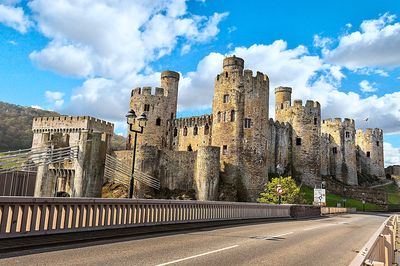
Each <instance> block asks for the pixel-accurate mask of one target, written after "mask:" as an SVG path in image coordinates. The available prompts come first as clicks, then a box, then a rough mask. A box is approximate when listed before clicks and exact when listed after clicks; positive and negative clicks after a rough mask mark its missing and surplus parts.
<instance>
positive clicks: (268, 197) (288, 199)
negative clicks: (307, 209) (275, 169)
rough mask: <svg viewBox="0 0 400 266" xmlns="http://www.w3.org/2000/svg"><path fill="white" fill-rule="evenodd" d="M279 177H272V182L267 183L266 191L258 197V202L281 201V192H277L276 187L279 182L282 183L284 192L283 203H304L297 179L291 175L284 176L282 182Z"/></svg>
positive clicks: (282, 195) (276, 202)
mask: <svg viewBox="0 0 400 266" xmlns="http://www.w3.org/2000/svg"><path fill="white" fill-rule="evenodd" d="M279 181H280V180H279V178H278V177H277V178H272V180H271V181H270V182H268V183H267V184H265V187H264V192H262V193H260V197H259V198H258V200H257V201H258V202H261V203H272V204H278V203H279V194H278V193H277V192H276V187H277V185H278V184H281V187H282V190H283V192H282V194H281V203H282V204H285V203H287V204H293V203H302V197H301V193H300V187H299V186H297V184H296V181H295V180H294V179H293V178H292V177H291V176H288V177H282V178H281V182H279Z"/></svg>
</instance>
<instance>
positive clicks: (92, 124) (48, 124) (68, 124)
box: [32, 116, 114, 134]
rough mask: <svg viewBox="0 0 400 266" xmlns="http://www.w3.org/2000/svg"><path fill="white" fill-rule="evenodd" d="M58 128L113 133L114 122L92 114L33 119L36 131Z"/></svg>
mask: <svg viewBox="0 0 400 266" xmlns="http://www.w3.org/2000/svg"><path fill="white" fill-rule="evenodd" d="M57 129H59V130H65V129H68V130H70V129H74V130H75V131H80V130H89V131H95V132H104V133H108V134H113V133H114V124H112V123H110V122H107V121H104V120H101V119H98V118H94V117H91V116H54V117H35V118H34V119H33V123H32V130H33V131H34V132H39V131H42V130H57Z"/></svg>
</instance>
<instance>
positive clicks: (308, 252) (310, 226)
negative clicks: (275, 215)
mask: <svg viewBox="0 0 400 266" xmlns="http://www.w3.org/2000/svg"><path fill="white" fill-rule="evenodd" d="M387 217H388V215H385V214H347V215H340V216H331V217H325V218H321V219H313V220H297V221H280V222H265V223H257V224H246V225H236V226H224V227H214V228H207V229H200V230H197V231H184V232H177V233H173V234H171V233H169V234H158V235H153V236H151V237H143V236H142V237H127V238H124V239H117V240H115V239H114V240H112V242H111V243H110V241H106V242H96V243H95V244H91V245H84V246H82V245H68V246H64V247H59V248H57V250H54V248H53V249H51V248H50V249H43V250H40V252H38V251H37V250H36V251H34V252H33V253H32V254H25V255H21V256H14V257H9V258H4V259H1V260H0V265H7V266H11V265H96V266H99V265H141V266H144V265H297V266H298V265H308V266H309V265H336V266H337V265H348V264H349V263H350V262H351V261H352V259H353V258H354V257H355V255H356V254H357V251H358V250H360V249H361V248H362V247H363V246H364V244H365V243H366V242H367V240H368V239H369V238H370V237H371V235H372V234H373V233H374V232H375V231H376V230H377V229H378V227H379V225H380V224H382V223H383V222H384V220H385V219H386V218H387Z"/></svg>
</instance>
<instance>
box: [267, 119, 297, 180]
mask: <svg viewBox="0 0 400 266" xmlns="http://www.w3.org/2000/svg"><path fill="white" fill-rule="evenodd" d="M267 136H268V138H267V147H268V156H267V157H268V172H269V173H274V174H276V173H278V170H277V169H276V167H277V166H278V165H280V166H282V167H283V169H284V173H285V174H291V172H290V171H291V167H290V164H291V161H292V160H291V156H292V155H291V150H292V128H291V126H290V125H289V124H285V123H280V122H274V120H273V119H272V118H271V119H269V128H268V135H267Z"/></svg>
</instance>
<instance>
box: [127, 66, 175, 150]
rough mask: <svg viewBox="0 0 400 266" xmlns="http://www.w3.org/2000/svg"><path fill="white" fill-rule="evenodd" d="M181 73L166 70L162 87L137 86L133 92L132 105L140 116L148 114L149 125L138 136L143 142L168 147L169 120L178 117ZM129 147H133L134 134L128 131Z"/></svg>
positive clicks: (163, 74) (163, 73) (140, 142)
mask: <svg viewBox="0 0 400 266" xmlns="http://www.w3.org/2000/svg"><path fill="white" fill-rule="evenodd" d="M178 85H179V73H177V72H174V71H164V72H162V73H161V88H159V87H156V88H151V87H143V88H135V89H133V90H132V93H131V103H130V107H131V109H132V110H134V111H135V113H136V114H137V115H138V116H139V115H141V114H142V113H145V114H146V115H147V118H148V121H147V126H146V128H145V129H144V132H143V134H142V135H141V136H140V138H138V145H139V147H140V146H142V144H146V145H149V146H156V147H158V148H159V149H161V148H164V147H167V132H168V121H169V120H172V119H174V118H175V117H176V108H177V97H178ZM128 133H129V134H128V148H131V144H132V140H133V135H132V134H131V133H130V132H128Z"/></svg>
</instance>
